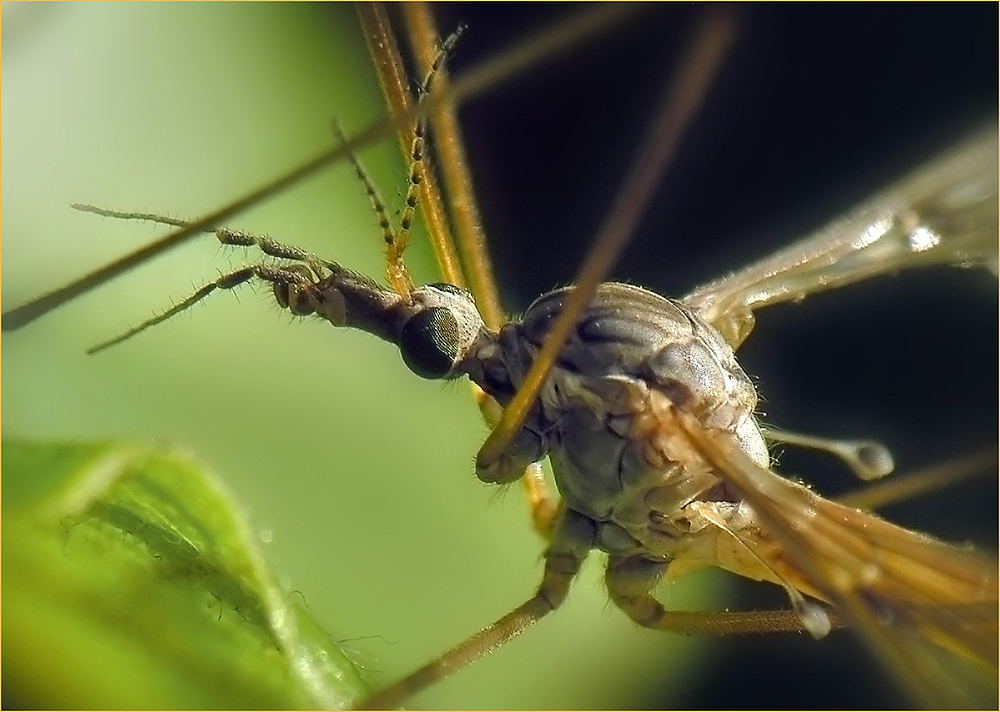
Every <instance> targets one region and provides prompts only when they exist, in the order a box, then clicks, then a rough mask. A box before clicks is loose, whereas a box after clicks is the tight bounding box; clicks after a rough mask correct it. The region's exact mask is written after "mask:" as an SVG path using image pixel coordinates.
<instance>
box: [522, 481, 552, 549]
mask: <svg viewBox="0 0 1000 712" xmlns="http://www.w3.org/2000/svg"><path fill="white" fill-rule="evenodd" d="M521 485H522V486H523V487H524V493H525V496H526V497H527V498H528V509H529V511H530V512H531V523H532V524H533V525H534V527H535V531H536V532H538V533H539V534H541V535H542V537H544V538H545V539H546V540H550V539H552V535H553V532H554V531H555V523H556V517H557V515H558V514H559V501H558V499H557V498H555V497H553V496H552V493H551V492H549V487H548V485H547V484H545V475H544V474H542V463H540V462H533V463H531V464H530V465H528V467H527V468H526V469H525V470H524V476H523V477H522V478H521Z"/></svg>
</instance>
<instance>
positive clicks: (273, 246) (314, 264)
mask: <svg viewBox="0 0 1000 712" xmlns="http://www.w3.org/2000/svg"><path fill="white" fill-rule="evenodd" d="M71 207H72V208H73V209H74V210H79V211H80V212H84V213H93V214H95V215H101V216H103V217H107V218H114V219H116V220H142V221H145V222H152V223H157V224H161V225H171V226H173V227H186V226H187V225H189V224H190V221H188V220H183V219H181V218H172V217H169V216H166V215H158V214H156V213H144V212H129V211H123V210H109V209H107V208H99V207H97V206H94V205H86V204H84V203H73V204H72V206H71ZM205 232H211V233H213V234H214V235H215V237H216V238H217V239H218V240H219V242H220V243H221V244H223V245H225V246H227V247H256V248H257V249H259V250H260V251H261V252H262V253H264V254H265V255H268V256H270V257H275V258H278V259H283V260H290V261H292V262H294V263H295V264H289V265H266V264H254V265H245V266H243V267H241V268H239V269H236V270H233V271H232V272H227V273H226V274H223V275H222V276H220V277H219V278H218V279H216V280H214V281H212V282H209V283H208V284H206V285H205V286H203V287H201V288H199V289H197V290H196V291H195V292H194V293H193V294H191V295H190V296H188V297H186V298H185V299H183V300H181V301H180V302H178V303H177V304H174V305H173V306H172V307H170V308H169V309H167V310H165V311H163V312H161V313H159V314H155V315H153V316H152V317H150V318H149V319H146V320H145V321H144V322H142V323H141V324H138V325H137V326H134V327H132V328H131V329H129V330H128V331H125V332H124V333H122V334H119V335H118V336H115V337H114V338H111V339H108V340H107V341H103V342H101V343H100V344H97V345H96V346H93V347H91V348H89V349H87V353H88V354H95V353H97V352H99V351H103V350H104V349H107V348H110V347H112V346H115V345H117V344H120V343H122V342H123V341H126V340H128V339H131V338H132V337H133V336H135V335H136V334H138V333H140V332H142V331H145V330H146V329H148V328H150V327H151V326H156V325H157V324H161V323H163V322H164V321H166V320H168V319H170V318H171V317H174V316H176V315H177V314H180V313H181V312H182V311H186V310H187V309H190V308H191V307H192V306H194V305H195V304H197V303H198V302H200V301H201V300H202V299H205V298H206V297H207V296H208V295H210V294H212V293H213V292H215V291H217V290H220V289H235V288H236V287H239V286H240V285H241V284H244V283H246V282H248V281H250V280H251V279H253V278H255V277H256V278H257V279H259V280H261V281H263V282H267V283H269V284H271V285H273V286H274V287H275V294H276V296H277V297H278V300H279V303H281V305H282V306H283V307H289V308H290V309H291V311H292V313H294V314H298V315H300V316H303V315H305V314H308V313H310V312H311V309H310V307H309V306H308V304H304V303H302V302H301V300H300V301H299V302H296V303H295V304H289V302H290V301H291V299H290V297H289V296H288V295H289V294H290V293H292V292H293V291H294V290H292V289H290V288H291V287H299V288H300V289H301V288H308V287H310V286H311V285H313V284H315V283H316V282H317V281H318V280H320V279H321V278H322V276H323V275H324V274H326V273H327V272H334V271H340V269H341V268H340V266H339V265H337V263H335V262H329V261H327V260H323V259H320V258H319V257H317V256H316V255H314V254H313V253H311V252H306V251H305V250H302V249H300V248H298V247H293V246H291V245H285V244H283V243H281V242H278V241H276V240H272V239H271V238H270V237H267V236H266V235H253V234H250V233H247V232H242V231H239V230H231V229H229V228H219V229H217V230H205Z"/></svg>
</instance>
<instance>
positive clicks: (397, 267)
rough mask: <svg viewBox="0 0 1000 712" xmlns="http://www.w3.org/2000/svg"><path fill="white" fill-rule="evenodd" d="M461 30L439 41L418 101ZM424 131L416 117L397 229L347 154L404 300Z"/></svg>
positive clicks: (341, 136)
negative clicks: (362, 189) (373, 217)
mask: <svg viewBox="0 0 1000 712" xmlns="http://www.w3.org/2000/svg"><path fill="white" fill-rule="evenodd" d="M463 32H465V26H464V25H460V26H459V27H458V29H456V30H455V31H454V32H452V33H451V34H450V35H449V36H448V37H447V38H445V40H444V42H442V43H441V48H440V49H439V50H438V53H437V55H436V56H435V58H434V61H433V62H432V63H431V67H430V69H429V70H428V72H427V75H426V76H425V77H424V80H423V82H422V83H421V84H420V85H419V86H418V87H417V101H418V102H421V101H423V99H424V97H425V96H427V95H428V94H429V93H430V91H431V86H432V85H433V83H434V78H435V77H436V76H437V74H438V72H439V71H440V70H441V68H442V67H443V65H444V61H445V59H446V58H447V57H448V55H449V54H451V52H452V51H453V50H454V49H455V45H456V44H458V40H459V38H460V37H461V36H462V33H463ZM333 130H334V133H335V134H336V136H337V139H338V140H339V141H341V142H345V141H346V140H347V134H346V133H345V132H344V130H343V128H342V127H341V126H340V124H339V123H338V122H337V121H336V120H334V122H333ZM426 131H427V119H426V117H425V116H420V118H418V119H417V122H416V124H415V125H414V127H413V141H412V142H411V144H410V164H409V166H408V170H407V188H406V197H405V198H404V204H405V206H406V207H405V208H404V209H403V214H402V215H401V217H400V219H399V230H398V231H397V230H394V229H393V227H392V222H391V221H390V219H389V215H388V213H387V212H386V204H385V201H384V200H383V199H382V195H381V193H380V192H379V190H378V188H377V187H376V186H375V183H374V181H373V180H372V179H371V176H370V175H369V173H368V171H367V170H365V168H364V166H363V165H362V163H361V160H360V159H359V158H358V156H357V155H355V154H354V153H353V152H352V153H349V154H348V159H349V160H350V162H351V165H352V166H353V167H354V173H355V174H356V175H357V177H358V179H359V180H360V181H361V184H362V185H363V186H364V188H365V193H366V194H367V195H368V200H369V202H371V205H372V210H374V211H375V215H376V217H377V218H378V224H379V228H380V229H381V230H382V240H383V241H384V242H385V262H386V265H385V276H386V280H387V281H388V282H389V284H390V285H391V286H392V288H393V290H395V292H396V293H397V294H399V295H400V296H401V297H403V298H404V299H409V296H410V294H411V292H412V291H413V289H414V284H413V279H412V278H411V277H410V274H409V272H408V271H407V270H406V265H405V264H404V263H403V253H404V252H405V251H406V248H407V246H408V245H409V242H410V227H411V226H412V225H413V218H414V215H415V214H416V209H417V204H418V202H419V200H420V198H419V189H420V183H421V177H420V164H421V163H422V162H423V160H424V140H425V134H426Z"/></svg>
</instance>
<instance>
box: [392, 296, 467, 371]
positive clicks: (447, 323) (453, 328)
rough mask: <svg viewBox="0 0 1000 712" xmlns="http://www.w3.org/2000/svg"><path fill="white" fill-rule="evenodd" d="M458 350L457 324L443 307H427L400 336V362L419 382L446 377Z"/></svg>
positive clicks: (408, 322)
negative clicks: (416, 376) (420, 380)
mask: <svg viewBox="0 0 1000 712" xmlns="http://www.w3.org/2000/svg"><path fill="white" fill-rule="evenodd" d="M459 347H460V335H459V329H458V320H456V319H455V315H454V314H452V313H451V310H450V309H446V308H444V307H428V308H427V309H424V310H423V311H421V312H418V313H417V314H414V315H413V316H412V317H410V319H409V320H408V321H407V322H406V323H405V324H404V325H403V330H402V331H401V332H400V334H399V352H400V354H402V356H403V362H404V363H405V364H406V365H407V366H408V367H409V369H410V370H411V371H413V372H414V373H415V374H417V375H418V376H420V377H421V378H434V379H437V378H444V377H445V376H447V375H448V373H449V372H450V371H451V369H452V367H453V366H454V365H455V360H456V359H457V358H458V352H459Z"/></svg>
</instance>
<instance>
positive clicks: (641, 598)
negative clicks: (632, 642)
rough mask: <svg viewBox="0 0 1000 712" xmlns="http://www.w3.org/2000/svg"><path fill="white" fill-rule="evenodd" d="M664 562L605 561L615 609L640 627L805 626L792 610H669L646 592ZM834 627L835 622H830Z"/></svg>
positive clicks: (745, 629)
mask: <svg viewBox="0 0 1000 712" xmlns="http://www.w3.org/2000/svg"><path fill="white" fill-rule="evenodd" d="M666 570H667V564H666V563H662V562H656V561H649V560H648V559H643V558H641V557H638V556H633V557H616V556H612V557H611V558H610V559H609V560H608V568H607V572H606V573H605V582H606V584H607V587H608V595H609V596H610V597H611V600H612V601H613V602H614V604H615V605H616V606H618V608H620V609H621V610H622V611H624V612H625V613H626V614H627V615H628V617H629V618H631V619H632V620H634V621H635V622H636V623H638V624H639V625H641V626H644V627H646V628H652V629H654V630H664V631H669V632H671V633H682V634H684V635H695V634H697V635H734V634H745V633H789V632H798V631H803V630H805V628H804V627H803V625H802V621H801V619H800V617H799V614H798V613H796V612H795V611H790V610H787V611H732V612H730V611H669V610H667V609H666V608H664V607H663V604H661V603H660V602H659V601H657V600H656V599H655V598H653V596H652V594H651V593H650V591H652V590H653V588H654V587H655V586H656V584H657V583H658V582H659V580H660V579H661V578H662V577H663V574H664V572H665V571H666ZM831 622H832V624H833V625H834V626H836V623H835V622H833V621H831Z"/></svg>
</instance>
